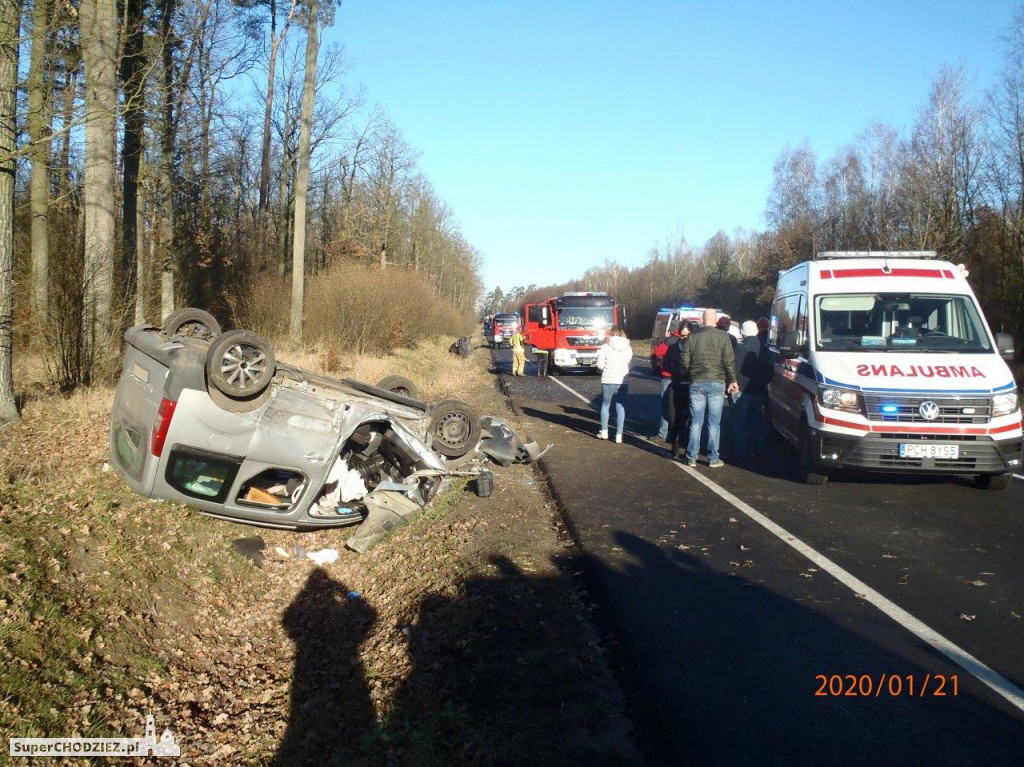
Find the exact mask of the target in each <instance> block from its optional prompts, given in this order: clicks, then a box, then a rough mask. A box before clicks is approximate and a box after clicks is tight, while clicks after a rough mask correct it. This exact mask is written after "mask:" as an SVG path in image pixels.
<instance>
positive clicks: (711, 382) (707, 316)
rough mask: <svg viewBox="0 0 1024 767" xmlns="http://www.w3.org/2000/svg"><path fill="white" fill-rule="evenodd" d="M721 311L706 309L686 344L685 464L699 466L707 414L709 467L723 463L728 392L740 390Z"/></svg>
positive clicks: (684, 353)
mask: <svg viewBox="0 0 1024 767" xmlns="http://www.w3.org/2000/svg"><path fill="white" fill-rule="evenodd" d="M717 322H718V312H716V311H715V310H714V309H705V310H704V327H702V328H701V329H700V330H698V331H696V332H695V333H691V334H690V337H689V338H688V339H687V341H686V343H685V344H684V345H683V349H682V357H683V360H682V362H683V367H684V368H686V369H687V370H689V371H690V439H689V442H688V443H687V446H686V463H687V465H689V466H696V465H697V456H698V455H700V438H701V433H702V432H703V430H704V416H705V414H706V415H707V421H708V466H710V467H711V468H712V469H717V468H718V467H719V466H723V465H724V464H723V463H722V460H721V458H719V455H718V438H719V433H720V430H721V423H722V407H723V406H724V405H725V395H726V393H727V392H728V393H729V394H733V393H735V392H737V391H739V387H738V386H737V385H736V370H735V357H734V355H733V352H732V341H730V340H729V334H728V333H726V332H725V331H724V330H719V329H718V328H717V327H715V325H716V324H717Z"/></svg>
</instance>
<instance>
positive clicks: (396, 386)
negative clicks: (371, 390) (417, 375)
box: [377, 376, 420, 399]
mask: <svg viewBox="0 0 1024 767" xmlns="http://www.w3.org/2000/svg"><path fill="white" fill-rule="evenodd" d="M377 388H378V389H383V390H384V391H389V392H391V393H392V394H401V395H402V396H403V397H409V398H410V399H417V398H418V397H419V396H420V390H419V388H417V386H416V384H414V383H413V382H412V381H410V380H409V379H408V378H406V377H405V376H385V377H384V378H382V379H380V383H378V384H377Z"/></svg>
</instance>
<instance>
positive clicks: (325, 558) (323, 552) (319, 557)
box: [306, 549, 338, 566]
mask: <svg viewBox="0 0 1024 767" xmlns="http://www.w3.org/2000/svg"><path fill="white" fill-rule="evenodd" d="M306 556H307V557H309V558H310V559H312V560H313V561H314V562H316V563H317V564H318V565H321V566H323V565H326V564H328V563H330V562H337V561H338V551H337V549H320V551H310V552H307V553H306Z"/></svg>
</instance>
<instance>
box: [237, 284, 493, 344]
mask: <svg viewBox="0 0 1024 767" xmlns="http://www.w3.org/2000/svg"><path fill="white" fill-rule="evenodd" d="M289 290H290V282H288V281H286V280H283V279H281V278H278V277H270V276H264V277H260V278H258V279H256V280H254V282H253V284H252V285H251V287H250V288H249V289H248V290H246V291H245V292H244V294H243V298H241V299H239V300H238V301H237V305H236V306H235V315H236V319H237V321H238V325H239V327H245V328H248V329H250V330H253V331H255V332H257V333H259V334H261V335H264V336H266V337H268V338H287V337H288V302H286V301H281V300H280V296H282V295H287V292H288V291H289ZM305 317H306V325H305V328H306V329H305V340H306V341H307V342H308V343H311V344H320V345H323V346H331V347H336V348H338V349H339V350H344V351H350V352H354V353H356V354H386V353H388V352H391V351H392V350H395V349H399V348H402V347H406V346H410V345H413V344H415V343H416V342H419V341H422V340H426V339H431V338H436V337H438V336H440V335H442V334H445V333H450V332H452V329H453V328H456V329H458V330H459V332H468V331H469V329H470V327H475V324H474V323H473V321H472V320H470V319H469V318H466V317H462V316H460V315H459V313H458V312H457V311H456V309H455V308H454V307H453V306H452V305H451V304H450V303H449V302H448V301H446V300H444V299H443V298H442V297H441V296H440V295H439V294H438V292H437V289H436V288H435V287H434V286H433V285H431V284H430V282H429V281H428V280H426V279H425V278H424V277H422V276H420V275H418V274H416V273H415V272H409V271H406V270H402V269H391V270H387V271H381V270H380V269H379V268H374V267H368V266H356V265H351V264H344V265H339V266H336V267H333V268H331V269H329V270H327V271H325V272H323V273H321V274H318V275H315V276H313V277H310V278H308V279H307V280H306V297H305Z"/></svg>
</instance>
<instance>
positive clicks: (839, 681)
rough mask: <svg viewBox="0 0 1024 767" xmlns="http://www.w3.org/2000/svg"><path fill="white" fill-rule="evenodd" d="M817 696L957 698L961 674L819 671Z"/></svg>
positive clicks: (815, 693) (816, 680)
mask: <svg viewBox="0 0 1024 767" xmlns="http://www.w3.org/2000/svg"><path fill="white" fill-rule="evenodd" d="M814 681H815V682H816V683H818V688H817V689H816V690H815V691H814V696H815V697H816V698H884V697H888V698H901V697H907V698H955V697H956V696H957V695H959V694H960V678H959V675H958V674H923V675H922V674H888V673H881V674H815V675H814Z"/></svg>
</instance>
